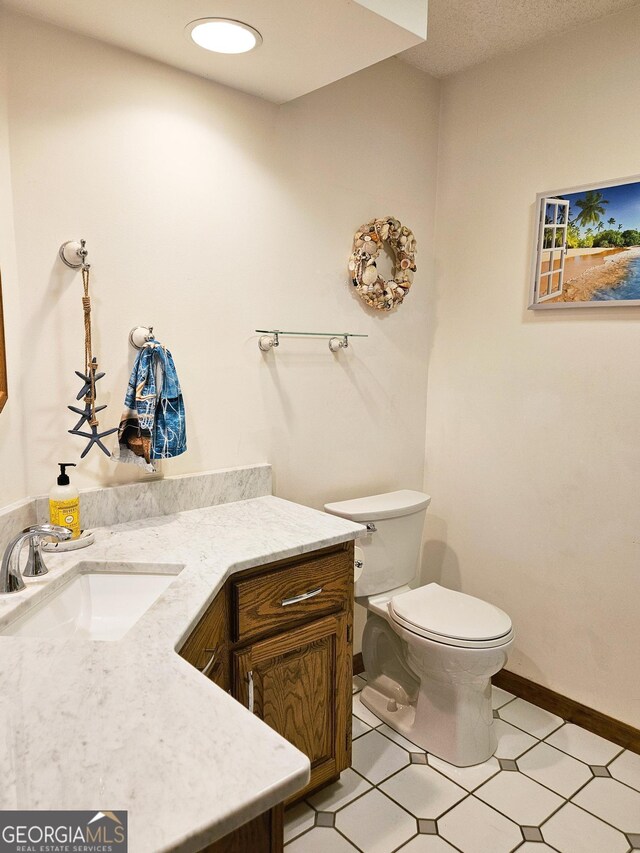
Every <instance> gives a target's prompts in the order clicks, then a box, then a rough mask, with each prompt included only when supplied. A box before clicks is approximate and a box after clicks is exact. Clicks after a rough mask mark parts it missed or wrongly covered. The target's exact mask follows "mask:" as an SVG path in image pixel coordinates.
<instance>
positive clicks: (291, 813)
mask: <svg viewBox="0 0 640 853" xmlns="http://www.w3.org/2000/svg"><path fill="white" fill-rule="evenodd" d="M315 821H316V813H315V812H314V810H313V809H312V808H311V807H310V806H308V805H307V804H306V803H298V805H297V806H293V808H290V809H287V810H286V812H285V813H284V843H285V844H286V843H287V841H291V839H292V838H295V837H296V836H298V835H300V833H301V832H304V831H305V830H307V829H311V827H312V826H313V825H314V823H315Z"/></svg>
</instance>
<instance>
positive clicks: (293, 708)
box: [233, 612, 351, 800]
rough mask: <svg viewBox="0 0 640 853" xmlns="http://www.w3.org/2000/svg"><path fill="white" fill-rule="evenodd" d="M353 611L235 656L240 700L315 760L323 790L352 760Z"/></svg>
mask: <svg viewBox="0 0 640 853" xmlns="http://www.w3.org/2000/svg"><path fill="white" fill-rule="evenodd" d="M347 631H349V634H350V633H351V628H350V621H349V616H348V613H344V612H342V613H337V614H336V615H334V616H326V617H325V618H323V619H317V620H316V621H315V622H311V623H309V624H307V625H304V626H303V627H301V628H296V629H294V630H290V631H287V632H286V633H283V634H279V635H277V636H276V637H272V638H270V639H268V640H263V641H261V642H259V643H254V644H253V645H252V646H250V647H249V648H246V649H242V650H240V651H236V652H234V654H233V681H234V695H235V697H236V698H237V699H238V700H239V701H240V702H242V703H243V704H244V705H246V706H247V707H248V708H249V709H250V710H252V711H253V713H254V714H257V715H258V716H259V717H260V718H261V719H262V720H264V722H265V723H267V724H268V725H269V726H271V728H273V729H275V730H276V731H277V732H279V734H281V735H282V736H283V737H285V738H286V739H287V740H288V741H289V742H290V743H292V744H293V745H294V746H296V747H298V749H299V750H300V751H301V752H304V753H305V754H306V755H307V756H308V757H309V760H310V761H311V780H310V782H309V784H308V785H307V787H306V788H304V790H303V791H299V792H298V793H296V794H295V795H294V797H292V798H291V799H292V800H293V799H299V798H300V797H301V796H303V794H305V793H307V792H309V791H311V790H313V789H315V788H317V787H319V786H320V785H322V784H324V783H325V782H327V781H328V780H329V779H332V778H334V777H336V776H338V774H339V773H340V772H341V771H342V770H344V769H345V768H346V767H348V766H349V764H350V761H351V715H350V713H349V711H350V702H351V660H350V659H349V652H350V649H351V643H350V639H351V638H350V636H349V637H347Z"/></svg>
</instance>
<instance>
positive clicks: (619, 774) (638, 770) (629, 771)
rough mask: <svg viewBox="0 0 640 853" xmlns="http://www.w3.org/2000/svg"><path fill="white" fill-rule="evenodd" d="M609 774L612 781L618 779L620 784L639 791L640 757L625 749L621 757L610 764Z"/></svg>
mask: <svg viewBox="0 0 640 853" xmlns="http://www.w3.org/2000/svg"><path fill="white" fill-rule="evenodd" d="M609 773H611V775H612V776H613V778H614V779H619V780H620V782H624V783H625V784H626V785H631V787H632V788H635V789H636V791H640V755H638V754H637V753H635V752H629V750H628V749H625V751H624V752H623V753H622V755H619V756H618V757H617V758H616V760H615V761H612V762H611V764H610V765H609Z"/></svg>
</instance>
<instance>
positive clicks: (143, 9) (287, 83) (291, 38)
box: [0, 0, 427, 103]
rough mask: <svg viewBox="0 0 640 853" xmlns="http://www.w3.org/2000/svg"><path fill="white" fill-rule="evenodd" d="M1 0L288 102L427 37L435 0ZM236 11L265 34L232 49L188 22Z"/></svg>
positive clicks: (236, 15)
mask: <svg viewBox="0 0 640 853" xmlns="http://www.w3.org/2000/svg"><path fill="white" fill-rule="evenodd" d="M0 5H3V6H4V7H7V8H12V9H15V10H16V11H18V12H22V13H24V14H27V15H31V16H33V17H36V18H41V19H43V20H46V21H49V22H51V23H53V24H57V25H58V26H61V27H65V28H66V29H69V30H73V31H76V32H79V33H82V34H84V35H88V36H91V37H93V38H96V39H100V40H101V41H104V42H107V43H109V44H113V45H117V46H118V47H123V48H126V49H128V50H131V51H134V52H135V53H139V54H142V55H143V56H148V57H150V58H152V59H157V60H160V61H161V62H165V63H167V64H169V65H173V66H175V67H177V68H181V69H183V70H185V71H190V72H191V73H193V74H198V75H200V76H202V77H207V78H209V79H211V80H217V81H218V82H220V83H224V84H225V85H227V86H232V87H233V88H235V89H240V90H241V91H244V92H248V93H250V94H253V95H258V96H260V97H262V98H266V99H267V100H269V101H274V102H275V103H283V102H285V101H289V100H291V99H293V98H297V97H299V96H300V95H304V94H306V93H307V92H311V91H313V90H315V89H319V88H320V87H321V86H326V85H327V84H328V83H333V82H334V81H335V80H339V79H341V78H342V77H346V76H348V75H349V74H353V73H354V72H356V71H360V70H361V69H362V68H366V67H367V66H369V65H373V64H374V63H376V62H380V61H381V60H383V59H387V58H388V57H390V56H393V55H395V54H397V53H400V52H401V51H404V50H405V49H406V48H408V47H411V46H412V45H415V44H419V43H420V42H422V41H423V39H424V35H425V32H426V10H427V0H0ZM204 17H228V18H233V19H235V20H240V21H244V22H245V23H247V24H250V25H251V26H252V27H255V29H257V30H258V31H259V32H260V33H261V35H262V37H263V39H264V41H263V44H262V45H261V46H260V47H259V48H257V49H256V50H254V51H251V52H250V53H245V54H241V55H235V56H229V55H221V54H215V53H210V52H208V51H206V50H203V49H202V48H200V47H197V45H195V44H194V43H193V42H192V41H191V39H190V38H189V37H188V36H187V35H185V32H184V28H185V26H186V25H187V24H188V23H189V22H190V21H193V20H196V19H197V18H204Z"/></svg>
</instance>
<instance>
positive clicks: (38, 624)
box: [2, 572, 176, 640]
mask: <svg viewBox="0 0 640 853" xmlns="http://www.w3.org/2000/svg"><path fill="white" fill-rule="evenodd" d="M175 577H176V576H175V574H147V573H138V574H134V573H132V572H128V573H124V572H122V573H106V572H88V573H86V574H80V575H76V576H75V577H74V578H73V579H72V580H70V581H69V582H68V583H66V584H64V586H61V587H60V588H59V589H58V590H57V591H56V592H54V593H53V595H50V596H48V597H47V598H45V599H44V600H43V601H42V602H41V603H39V604H36V605H34V607H32V608H31V609H30V610H29V611H28V612H27V613H25V614H24V615H23V616H21V617H19V618H18V619H16V620H15V621H14V622H12V623H11V624H10V625H8V626H7V627H6V628H5V629H4V630H3V631H2V634H4V635H5V636H12V637H50V638H51V639H66V638H68V637H81V638H84V639H87V640H119V639H120V638H121V637H123V636H124V635H125V634H126V633H127V631H128V630H129V628H131V627H132V626H133V625H134V624H135V623H136V622H137V621H138V619H140V617H141V616H142V615H143V614H144V613H145V612H146V611H147V610H148V609H149V608H150V607H151V605H152V604H153V603H154V601H155V600H156V599H157V598H158V597H159V596H160V594H161V593H162V592H164V590H165V589H166V588H167V587H168V586H169V584H170V583H171V582H172V581H174V580H175Z"/></svg>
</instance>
